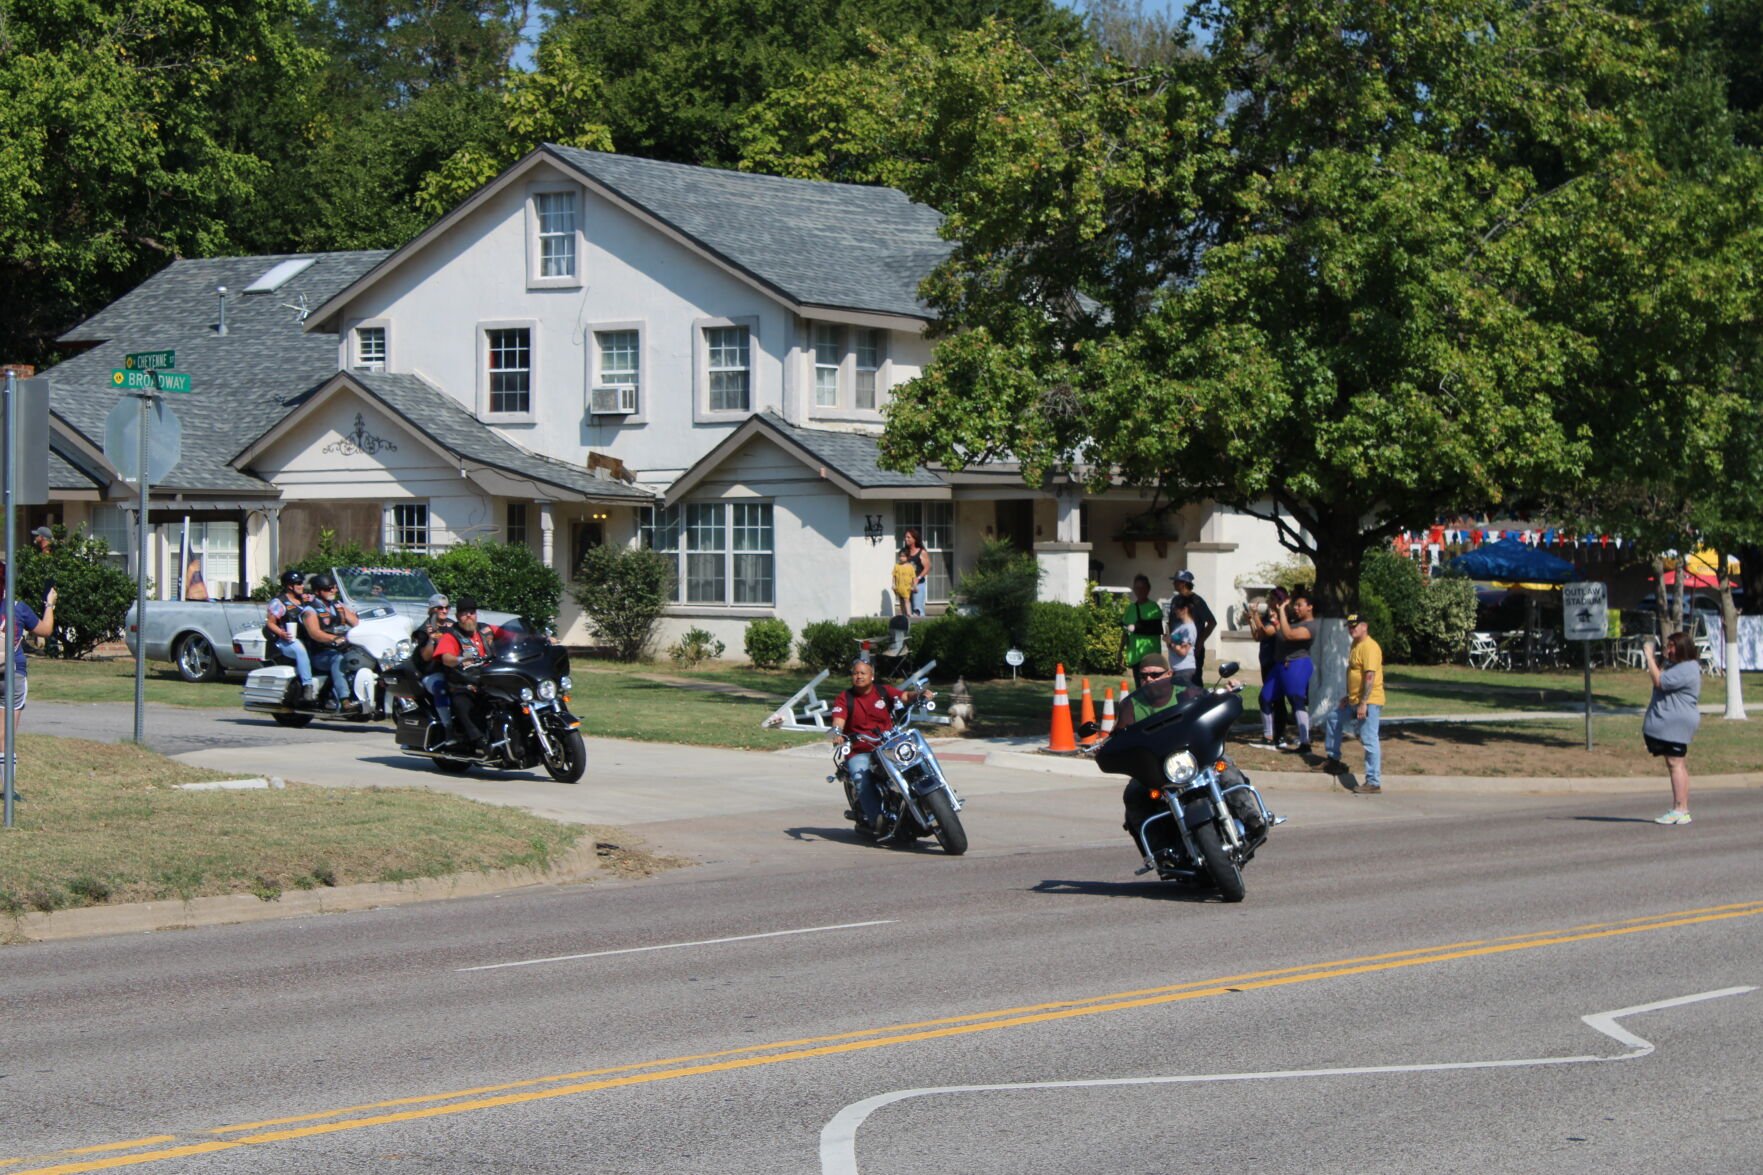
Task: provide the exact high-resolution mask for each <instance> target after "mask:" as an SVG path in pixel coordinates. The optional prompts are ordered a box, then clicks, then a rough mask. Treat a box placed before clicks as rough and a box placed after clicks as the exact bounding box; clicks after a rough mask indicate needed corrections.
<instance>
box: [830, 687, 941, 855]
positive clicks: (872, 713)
mask: <svg viewBox="0 0 1763 1175" xmlns="http://www.w3.org/2000/svg"><path fill="white" fill-rule="evenodd" d="M924 692H925V696H926V697H929V696H932V695H931V692H930V691H929V690H926V691H924ZM906 696H907V695H906V693H905V692H904V691H903V690H898V689H895V688H894V687H893V686H891V685H888V684H887V683H886V682H879V681H877V680H876V679H875V666H874V665H872V664H870V663H869V661H868V660H866V659H865V658H863V657H858V658H857V659H856V660H855V661H852V662H851V688H850V689H848V690H841V691H840V693H839V696H838V697H837V698H835V699H833V704H832V709H831V711H830V712H829V713H828V717H829V718H831V719H832V727H833V730H832V737H833V741H834V742H839V741H841V740H844V739H849V740H850V741H851V755H850V757H849V758H847V759H846V760H845V772H846V774H848V775H849V776H850V777H851V783H852V786H853V787H854V788H855V790H856V792H857V803H858V806H859V807H861V808H862V815H863V821H864V823H866V824H868V825H869V827H870V828H871V829H873V830H874V831H876V832H878V833H879V832H881V831H882V828H883V827H884V824H885V821H886V816H885V815H884V814H883V812H882V802H881V788H880V785H879V784H878V783H877V782H876V780H875V775H874V772H875V770H876V765H875V748H876V746H877V745H878V744H879V743H880V742H881V740H882V737H883V736H885V735H886V734H887V732H888V731H890V730H892V729H893V727H894V703H895V702H898V701H900V700H902V699H904V698H905V697H906ZM845 815H846V817H847V818H848V819H856V816H857V814H856V813H854V812H847V813H845Z"/></svg>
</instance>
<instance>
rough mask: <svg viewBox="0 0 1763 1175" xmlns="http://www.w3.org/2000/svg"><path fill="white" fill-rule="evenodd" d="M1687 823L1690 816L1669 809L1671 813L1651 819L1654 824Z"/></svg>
mask: <svg viewBox="0 0 1763 1175" xmlns="http://www.w3.org/2000/svg"><path fill="white" fill-rule="evenodd" d="M1689 822H1690V814H1689V813H1688V812H1679V811H1678V810H1677V809H1676V808H1673V809H1671V811H1669V812H1667V813H1665V815H1663V816H1655V817H1653V823H1654V824H1688V823H1689Z"/></svg>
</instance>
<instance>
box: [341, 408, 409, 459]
mask: <svg viewBox="0 0 1763 1175" xmlns="http://www.w3.org/2000/svg"><path fill="white" fill-rule="evenodd" d="M324 451H325V452H326V453H341V454H342V455H343V456H345V457H353V456H355V455H356V454H357V453H363V454H366V455H368V456H372V455H373V454H375V453H380V452H385V453H396V452H397V451H398V446H397V445H396V444H394V443H393V442H391V441H388V440H386V439H385V438H384V437H377V436H375V435H374V434H372V433H370V432H368V431H367V422H366V421H365V420H363V419H362V418H361V413H359V412H357V413H356V414H355V431H354V432H351V433H344V434H343V437H342V439H341V440H335V441H332V442H331V443H330V444H328V445H326V446H325V447H324Z"/></svg>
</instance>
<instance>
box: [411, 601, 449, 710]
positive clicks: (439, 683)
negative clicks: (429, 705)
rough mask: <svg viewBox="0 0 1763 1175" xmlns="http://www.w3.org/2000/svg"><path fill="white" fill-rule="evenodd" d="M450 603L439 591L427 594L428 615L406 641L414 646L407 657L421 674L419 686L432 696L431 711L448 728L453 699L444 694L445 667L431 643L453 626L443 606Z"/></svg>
mask: <svg viewBox="0 0 1763 1175" xmlns="http://www.w3.org/2000/svg"><path fill="white" fill-rule="evenodd" d="M451 606H452V605H451V603H450V601H448V599H447V597H446V596H444V595H442V594H441V593H440V592H436V593H435V594H434V595H432V596H430V597H429V614H428V619H427V620H425V621H423V622H422V625H421V626H420V627H418V628H417V630H416V631H415V632H413V633H411V634H410V644H411V647H412V649H413V650H414V651H413V652H412V653H411V654H410V659H411V660H412V661H414V662H416V672H417V673H418V674H419V675H420V676H421V679H422V688H423V689H425V690H427V691H428V693H429V697H430V698H431V699H433V701H434V703H435V713H437V714H439V715H440V716H441V725H442V727H444V728H446V729H448V730H451V729H452V727H453V701H452V699H451V698H449V697H448V696H447V671H446V669H445V667H443V666H442V665H441V663H440V661H439V660H438V659H437V658H436V653H435V646H436V644H437V642H439V640H440V638H441V634H442V633H443V632H446V631H447V630H448V629H449V628H451V627H452V626H453V621H452V619H451V618H450V617H449V616H448V615H447V609H448V608H449V607H451Z"/></svg>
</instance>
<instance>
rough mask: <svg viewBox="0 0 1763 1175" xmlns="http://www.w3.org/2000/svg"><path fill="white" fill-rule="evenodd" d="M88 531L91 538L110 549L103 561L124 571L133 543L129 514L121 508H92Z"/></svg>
mask: <svg viewBox="0 0 1763 1175" xmlns="http://www.w3.org/2000/svg"><path fill="white" fill-rule="evenodd" d="M90 531H91V535H92V537H93V538H95V539H103V540H104V545H105V546H107V547H109V548H110V549H109V551H108V552H106V553H105V556H104V558H105V561H106V562H108V563H110V564H111V565H113V566H115V567H121V568H124V569H126V568H127V567H128V565H129V551H130V550H131V549H132V548H133V542H134V535H133V534H131V533H130V527H129V512H128V511H127V510H125V509H123V508H122V507H121V506H94V507H92V522H91V527H90Z"/></svg>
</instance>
